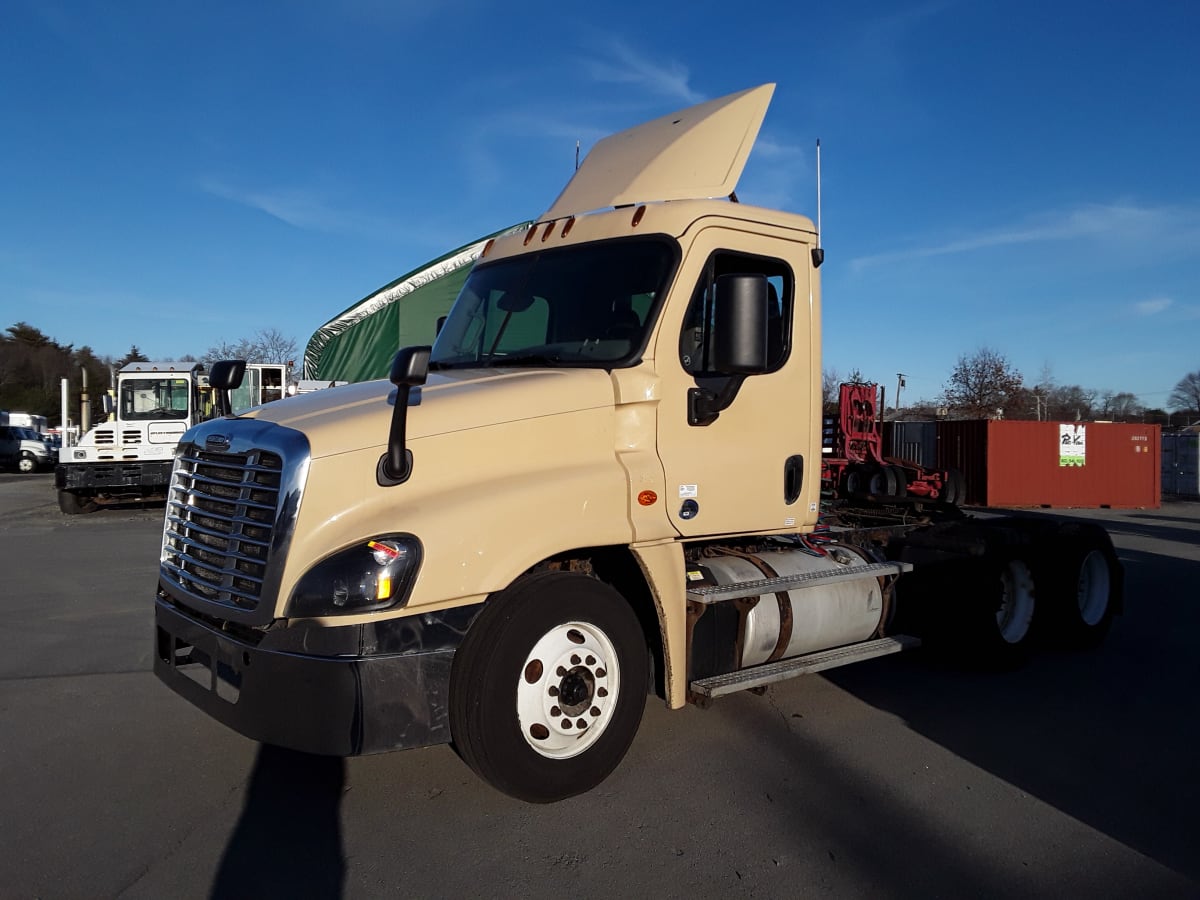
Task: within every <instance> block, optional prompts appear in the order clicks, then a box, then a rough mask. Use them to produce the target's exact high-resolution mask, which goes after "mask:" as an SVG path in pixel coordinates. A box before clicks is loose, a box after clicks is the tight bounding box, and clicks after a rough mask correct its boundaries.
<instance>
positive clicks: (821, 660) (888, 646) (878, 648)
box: [690, 634, 921, 697]
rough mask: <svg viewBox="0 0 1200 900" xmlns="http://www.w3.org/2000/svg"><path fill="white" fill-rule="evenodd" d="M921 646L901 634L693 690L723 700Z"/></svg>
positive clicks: (717, 678)
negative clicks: (726, 695)
mask: <svg viewBox="0 0 1200 900" xmlns="http://www.w3.org/2000/svg"><path fill="white" fill-rule="evenodd" d="M919 646H921V639H920V638H916V637H912V636H911V635H907V634H898V635H896V636H894V637H885V638H878V639H876V640H873V641H863V642H862V643H861V644H850V645H849V646H847V647H838V648H836V649H834V650H821V651H818V652H817V653H808V654H806V655H804V656H796V657H793V658H792V659H784V660H781V661H779V662H776V663H768V664H767V665H763V666H755V667H753V668H750V669H741V670H739V671H737V672H730V673H729V674H728V675H713V676H712V677H711V678H699V679H697V680H695V681H693V682H692V683H691V685H690V688H691V690H692V692H693V693H695V694H699V695H700V696H702V697H721V696H723V695H725V694H732V693H735V692H736V691H745V690H749V689H750V688H756V687H763V686H765V685H768V684H774V683H775V682H777V681H786V680H787V679H789V678H795V677H796V676H797V675H811V674H812V673H814V672H821V671H824V670H825V669H835V668H837V667H838V666H847V665H849V664H850V663H856V662H861V661H862V660H864V659H872V658H874V657H876V656H887V655H888V654H889V653H899V652H900V651H901V650H911V649H912V648H914V647H919Z"/></svg>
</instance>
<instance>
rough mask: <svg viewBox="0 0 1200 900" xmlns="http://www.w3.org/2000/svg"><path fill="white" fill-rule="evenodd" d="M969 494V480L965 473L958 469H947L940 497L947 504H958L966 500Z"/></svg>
mask: <svg viewBox="0 0 1200 900" xmlns="http://www.w3.org/2000/svg"><path fill="white" fill-rule="evenodd" d="M966 494H967V482H966V479H965V478H963V473H962V472H960V471H959V470H958V469H947V470H946V482H945V484H943V485H942V493H941V496H940V497H938V499H939V500H940V501H941V502H942V503H945V504H946V505H947V506H958V505H959V504H960V503H962V502H964V501H965V500H966V499H967V498H966Z"/></svg>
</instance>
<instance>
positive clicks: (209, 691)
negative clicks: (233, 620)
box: [154, 600, 454, 756]
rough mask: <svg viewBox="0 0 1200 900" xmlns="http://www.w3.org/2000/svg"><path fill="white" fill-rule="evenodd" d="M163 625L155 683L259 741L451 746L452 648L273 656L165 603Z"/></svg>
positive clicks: (376, 747)
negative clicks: (332, 654)
mask: <svg viewBox="0 0 1200 900" xmlns="http://www.w3.org/2000/svg"><path fill="white" fill-rule="evenodd" d="M155 625H156V629H155V631H156V638H155V654H154V672H155V674H156V675H157V676H158V677H159V678H160V679H161V680H162V681H163V682H164V683H165V684H166V685H167V686H168V687H170V688H171V689H172V690H174V691H175V692H176V693H178V694H179V695H180V696H182V697H184V698H185V699H187V700H188V701H190V702H191V703H193V704H194V705H196V706H198V707H199V708H200V709H202V710H203V711H204V712H206V713H208V714H209V715H210V716H212V717H213V718H214V719H216V720H217V721H219V722H221V723H222V724H224V725H226V726H228V727H230V728H232V729H233V730H235V731H237V732H239V733H240V734H243V735H245V736H246V737H248V738H251V739H252V740H256V741H261V742H262V743H265V744H275V745H278V746H280V747H287V748H289V749H292V750H299V751H303V752H305V753H316V754H321V755H325V756H358V755H361V754H367V753H380V752H383V751H387V750H402V749H407V748H412V747H425V746H429V745H431V744H444V743H447V742H448V741H449V740H450V726H449V720H448V714H447V711H448V705H449V692H450V666H451V663H452V662H453V659H454V648H452V647H451V648H441V649H437V650H423V651H420V652H412V653H399V654H380V655H372V656H358V655H356V656H311V655H305V654H299V653H294V652H288V651H279V650H274V649H264V648H263V646H262V645H261V644H260V645H258V646H255V645H253V644H249V643H245V642H243V641H241V640H237V639H235V638H234V637H232V636H230V635H229V634H227V633H224V632H222V631H219V630H217V629H215V628H213V627H211V626H210V625H208V624H207V623H204V622H199V621H196V620H195V619H193V618H191V617H188V616H185V615H183V614H181V613H180V612H179V611H178V610H176V609H174V608H172V607H171V606H170V605H169V604H167V603H164V602H163V601H162V600H158V601H156V603H155Z"/></svg>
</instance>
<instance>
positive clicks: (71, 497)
mask: <svg viewBox="0 0 1200 900" xmlns="http://www.w3.org/2000/svg"><path fill="white" fill-rule="evenodd" d="M97 506H98V504H97V503H96V501H95V500H93V499H92V498H91V497H88V496H86V495H83V494H77V493H75V492H74V491H59V492H58V508H59V509H60V510H61V511H62V512H63V513H65V514H66V515H68V516H79V515H83V514H84V513H90V512H95V511H96V508H97Z"/></svg>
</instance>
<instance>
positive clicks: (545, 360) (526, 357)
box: [484, 353, 562, 369]
mask: <svg viewBox="0 0 1200 900" xmlns="http://www.w3.org/2000/svg"><path fill="white" fill-rule="evenodd" d="M561 362H562V357H561V356H551V355H549V354H546V353H517V354H514V355H512V356H493V357H492V358H491V359H489V360H488V361H487V362H486V363H484V365H486V366H489V367H491V368H496V369H500V368H504V367H505V366H557V365H558V364H559V363H561Z"/></svg>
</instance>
